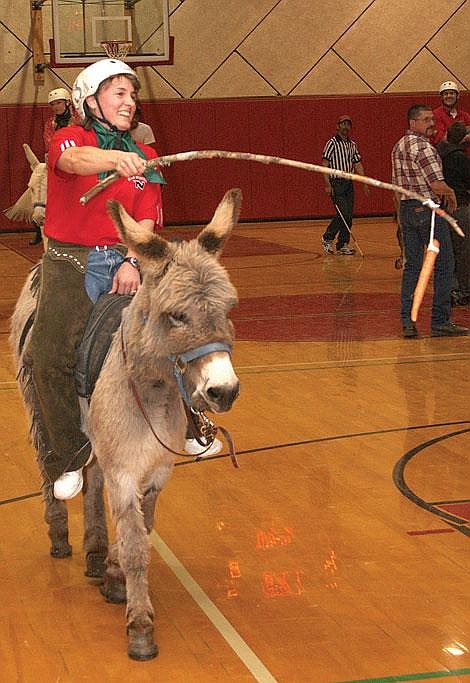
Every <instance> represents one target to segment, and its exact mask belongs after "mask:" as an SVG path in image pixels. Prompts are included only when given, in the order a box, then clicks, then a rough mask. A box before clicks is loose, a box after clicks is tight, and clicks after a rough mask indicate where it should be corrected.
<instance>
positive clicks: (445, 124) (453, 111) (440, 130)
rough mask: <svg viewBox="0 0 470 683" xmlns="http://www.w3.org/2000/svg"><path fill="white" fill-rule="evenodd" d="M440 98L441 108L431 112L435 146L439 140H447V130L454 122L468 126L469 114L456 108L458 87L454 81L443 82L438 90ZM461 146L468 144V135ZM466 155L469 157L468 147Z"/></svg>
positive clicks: (469, 122)
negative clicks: (461, 122)
mask: <svg viewBox="0 0 470 683" xmlns="http://www.w3.org/2000/svg"><path fill="white" fill-rule="evenodd" d="M439 95H440V96H441V102H442V104H441V106H440V107H437V108H436V109H434V110H433V115H434V127H435V129H436V132H435V133H434V135H433V136H432V138H431V142H432V143H433V145H437V143H438V142H441V140H444V141H446V140H447V129H448V128H449V126H450V125H451V124H452V123H455V122H456V121H463V122H464V123H465V125H466V126H470V114H469V113H468V112H467V111H464V110H463V109H461V108H460V107H458V106H457V102H458V99H459V86H458V85H457V83H454V81H444V83H442V84H441V87H440V88H439ZM462 142H463V144H466V143H468V142H470V135H467V136H466V137H465V139H464V140H463V141H462ZM467 154H468V155H469V156H470V146H469V147H467Z"/></svg>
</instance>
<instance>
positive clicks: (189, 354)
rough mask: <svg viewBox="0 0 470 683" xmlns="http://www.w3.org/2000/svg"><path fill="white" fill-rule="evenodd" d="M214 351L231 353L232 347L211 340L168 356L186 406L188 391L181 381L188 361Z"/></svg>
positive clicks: (187, 403) (189, 404)
mask: <svg viewBox="0 0 470 683" xmlns="http://www.w3.org/2000/svg"><path fill="white" fill-rule="evenodd" d="M214 351H226V352H227V353H229V354H231V353H232V347H231V346H230V345H229V344H226V343H225V342H212V343H210V344H203V346H198V347H196V348H195V349H190V350H189V351H185V352H184V353H179V354H178V353H175V354H172V355H171V356H168V358H169V359H170V360H171V362H172V363H173V364H174V365H173V372H174V375H175V378H176V382H177V383H178V388H179V390H180V394H181V396H182V397H183V401H184V402H185V403H186V405H187V406H188V408H191V399H190V398H189V395H188V392H187V391H186V387H185V386H184V382H183V375H184V373H185V370H186V367H187V365H188V363H190V362H191V361H192V360H195V359H196V358H202V357H203V356H208V355H209V353H214Z"/></svg>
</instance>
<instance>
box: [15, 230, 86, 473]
mask: <svg viewBox="0 0 470 683" xmlns="http://www.w3.org/2000/svg"><path fill="white" fill-rule="evenodd" d="M89 251H90V250H89V248H88V247H79V246H76V245H65V244H63V243H58V242H54V240H49V245H48V252H47V253H46V254H45V256H44V259H43V262H42V275H41V287H40V291H39V301H38V306H37V310H36V318H35V321H34V325H33V328H32V331H31V339H30V343H29V345H28V348H27V349H26V351H25V356H24V358H25V364H26V365H29V366H30V368H31V373H32V380H33V385H34V390H35V393H36V399H37V402H38V405H39V410H40V414H41V422H42V430H43V434H44V440H45V442H46V444H47V452H46V453H45V454H44V460H43V461H42V462H41V463H40V464H41V469H42V470H43V473H44V475H45V476H46V478H47V479H48V480H49V481H46V482H45V483H52V482H54V481H55V480H56V479H57V478H58V477H60V476H61V475H62V474H63V473H64V472H66V471H70V470H76V469H79V468H80V467H83V465H84V464H85V463H86V461H87V459H88V457H89V455H90V451H91V445H90V443H89V441H88V439H87V437H86V436H85V434H84V433H83V432H82V430H81V416H80V407H79V402H78V396H77V392H76V388H75V366H76V363H77V353H78V351H77V350H78V346H79V345H80V341H81V339H82V336H83V332H84V329H85V326H86V323H87V321H88V318H89V317H90V314H91V310H92V308H93V304H92V302H91V301H90V299H89V297H88V295H87V293H86V290H85V270H86V263H87V259H88V253H89Z"/></svg>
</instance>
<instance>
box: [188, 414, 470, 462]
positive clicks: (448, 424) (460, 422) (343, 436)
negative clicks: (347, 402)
mask: <svg viewBox="0 0 470 683" xmlns="http://www.w3.org/2000/svg"><path fill="white" fill-rule="evenodd" d="M466 424H470V421H469V420H457V421H456V422H436V423H434V424H426V425H416V426H414V427H392V428H390V429H377V430H375V431H373V432H356V433H352V434H339V435H338V436H322V437H319V438H317V439H305V441H290V442H288V443H278V444H272V445H271V446H261V447H259V448H248V449H246V450H244V451H237V455H251V454H253V453H262V452H263V451H274V450H277V449H278V448H293V447H294V448H295V447H296V446H306V445H308V444H315V443H322V442H324V441H338V440H341V439H354V438H356V437H361V436H377V435H380V434H393V433H397V432H413V431H417V430H419V429H434V428H437V427H455V426H457V425H466ZM464 431H470V428H469V429H468V430H464ZM229 457H230V454H229V453H221V454H220V455H211V456H208V457H205V458H199V460H194V459H193V460H189V461H186V462H177V463H176V464H175V467H181V466H182V465H194V464H199V463H200V462H202V461H206V462H208V461H209V460H220V459H222V458H229Z"/></svg>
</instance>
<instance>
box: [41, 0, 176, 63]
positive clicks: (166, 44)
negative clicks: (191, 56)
mask: <svg viewBox="0 0 470 683" xmlns="http://www.w3.org/2000/svg"><path fill="white" fill-rule="evenodd" d="M52 22H53V41H51V45H52V48H53V53H51V62H52V64H53V65H54V66H73V65H75V64H78V65H80V64H89V63H90V62H92V61H94V60H96V59H100V58H102V57H106V52H105V49H104V47H103V44H102V43H103V42H105V41H128V42H129V43H130V46H129V47H130V49H129V52H128V53H127V56H126V58H125V61H126V62H129V63H130V64H132V63H134V64H135V65H137V64H161V63H162V62H168V61H169V60H170V35H169V15H168V0H52Z"/></svg>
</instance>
